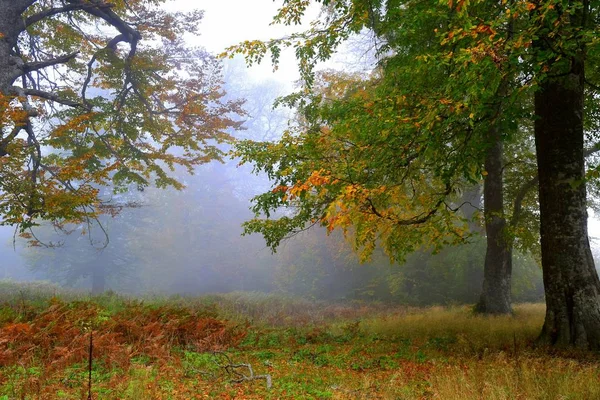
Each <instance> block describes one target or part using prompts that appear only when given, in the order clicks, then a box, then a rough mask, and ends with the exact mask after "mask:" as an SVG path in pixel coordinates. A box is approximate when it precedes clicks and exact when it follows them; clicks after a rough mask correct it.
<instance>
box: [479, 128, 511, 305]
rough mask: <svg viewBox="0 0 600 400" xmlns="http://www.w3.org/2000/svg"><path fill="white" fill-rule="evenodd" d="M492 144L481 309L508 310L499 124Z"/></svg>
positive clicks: (508, 269) (492, 133)
mask: <svg viewBox="0 0 600 400" xmlns="http://www.w3.org/2000/svg"><path fill="white" fill-rule="evenodd" d="M489 136H490V141H491V143H492V145H491V147H490V148H489V149H488V153H487V156H486V159H485V171H486V172H487V175H486V176H485V179H484V181H483V201H484V216H485V231H486V239H487V249H486V253H485V264H484V273H483V275H484V276H483V289H482V292H481V297H480V299H479V303H477V305H476V306H475V310H476V311H477V312H481V313H485V314H508V313H510V312H512V306H511V275H512V243H511V241H510V239H509V238H508V237H507V235H506V219H505V216H504V182H503V179H502V169H503V161H502V157H503V144H502V137H501V135H500V132H499V130H498V128H497V127H493V128H491V129H490V135H489Z"/></svg>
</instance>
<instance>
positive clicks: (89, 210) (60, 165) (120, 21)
mask: <svg viewBox="0 0 600 400" xmlns="http://www.w3.org/2000/svg"><path fill="white" fill-rule="evenodd" d="M25 3H26V4H25ZM163 3H164V1H160V0H159V1H146V0H134V1H121V0H117V1H114V2H110V3H107V2H104V1H94V2H88V1H84V0H74V1H68V2H65V3H64V4H63V3H62V2H61V3H60V4H58V3H56V2H54V1H49V0H37V1H23V0H19V1H15V2H13V4H11V5H10V8H7V9H6V10H5V11H6V14H5V15H6V18H4V19H2V21H3V24H4V25H6V24H8V25H9V26H4V25H2V26H0V30H2V32H0V34H1V35H2V37H3V40H4V41H5V43H7V44H8V45H9V46H8V47H6V50H5V47H4V46H3V47H2V53H0V58H2V59H3V60H4V61H3V62H7V60H8V59H9V58H10V59H12V60H13V61H14V64H15V65H19V69H18V71H17V72H16V73H14V74H13V75H10V76H9V78H10V79H8V80H5V79H3V80H0V84H1V85H2V86H1V87H0V93H2V98H1V99H0V128H1V129H2V140H1V141H0V157H1V158H0V161H1V163H0V182H1V183H0V214H1V215H2V224H9V225H18V226H19V227H20V229H21V232H22V233H23V235H24V236H26V237H27V238H31V239H32V240H33V243H36V240H35V238H33V237H32V236H30V234H29V233H26V232H25V230H26V229H27V228H29V227H31V226H33V225H35V224H37V222H36V221H38V219H46V220H50V221H53V222H54V223H56V224H57V225H58V226H63V225H64V224H66V223H81V222H84V221H86V220H88V219H90V218H96V217H98V215H100V214H102V213H109V214H112V213H115V212H118V211H119V209H120V205H116V204H115V203H114V202H111V201H110V200H111V196H106V195H105V194H104V193H103V191H102V190H101V188H102V187H103V186H110V187H112V188H113V189H114V191H115V192H122V191H125V190H127V189H128V188H129V187H130V186H137V187H139V188H140V189H141V188H144V187H146V186H147V185H149V184H155V185H156V186H158V187H166V186H174V187H176V188H181V187H183V185H182V184H181V183H180V182H178V181H177V180H175V179H173V177H172V176H170V175H169V173H168V171H169V170H172V169H173V168H174V167H175V166H176V165H181V166H183V167H185V168H186V169H187V170H189V171H190V172H191V171H192V170H193V168H194V167H195V166H197V165H200V164H204V163H206V162H208V161H210V160H213V159H218V158H220V157H221V155H222V151H221V150H220V149H219V147H218V145H219V143H222V142H223V141H225V140H227V139H228V138H229V135H228V134H227V133H226V131H227V130H228V129H229V128H236V127H238V126H239V122H236V121H235V120H234V119H233V115H235V114H243V112H242V111H241V109H240V103H239V102H237V101H224V100H223V96H224V93H223V91H222V83H221V78H220V64H219V62H218V61H217V60H215V58H214V57H212V56H210V55H209V54H207V53H206V52H205V51H204V50H202V49H199V48H189V47H187V46H186V45H185V44H184V42H183V39H182V36H183V35H184V33H190V34H197V32H198V23H199V22H200V20H201V18H202V13H201V12H199V11H192V12H189V13H180V12H167V11H164V10H163V9H162V4H163ZM3 7H9V5H8V3H7V4H5V5H3ZM19 7H22V8H21V9H19ZM19 10H21V12H19ZM12 12H18V14H17V15H16V16H15V20H14V21H12V20H11V19H10V18H11V17H12V16H14V14H12ZM11 23H12V25H11ZM7 51H9V53H7ZM2 65H4V64H2ZM11 68H12V67H11ZM13 72H14V71H13V70H12V69H11V70H9V71H7V73H9V74H12V73H13ZM3 77H5V75H3ZM121 206H122V205H121Z"/></svg>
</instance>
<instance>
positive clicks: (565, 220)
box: [535, 40, 600, 349]
mask: <svg viewBox="0 0 600 400" xmlns="http://www.w3.org/2000/svg"><path fill="white" fill-rule="evenodd" d="M547 42H548V41H543V40H540V41H538V42H537V43H535V45H536V46H537V49H542V50H544V49H547V48H546V46H548V45H547ZM583 85H584V55H583V51H581V53H580V54H577V55H574V56H572V57H571V63H570V70H569V71H567V72H566V73H562V74H556V76H555V77H554V78H547V79H546V80H545V81H544V82H542V83H541V88H540V90H538V91H537V92H536V94H535V113H536V116H537V119H536V121H535V140H536V153H537V160H538V175H539V202H540V222H541V247H542V267H543V272H544V286H545V294H546V318H545V322H544V326H543V329H542V333H541V335H540V341H541V342H543V343H547V344H551V345H558V346H576V347H579V348H589V349H600V280H599V279H598V274H597V273H596V269H595V267H594V260H593V258H592V253H591V250H590V244H589V240H588V232H587V209H586V188H585V183H584V149H583V145H584V131H583V98H584V96H583Z"/></svg>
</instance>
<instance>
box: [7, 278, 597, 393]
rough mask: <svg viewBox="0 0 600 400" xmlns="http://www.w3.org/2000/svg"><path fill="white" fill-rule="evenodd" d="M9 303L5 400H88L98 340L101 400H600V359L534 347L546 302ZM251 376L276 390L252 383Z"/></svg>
mask: <svg viewBox="0 0 600 400" xmlns="http://www.w3.org/2000/svg"><path fill="white" fill-rule="evenodd" d="M0 303H1V305H0V400H8V399H86V398H87V382H88V370H87V368H88V364H87V361H88V359H87V354H88V350H89V349H88V343H89V335H90V332H92V333H93V344H94V357H93V365H92V384H93V385H92V392H93V398H94V399H207V398H208V399H212V398H221V399H233V398H235V399H265V398H266V399H269V398H272V399H280V398H281V399H444V400H445V399H448V400H453V399H482V400H483V399H598V398H600V374H599V372H598V366H599V365H598V361H599V358H598V354H596V353H576V352H572V351H568V350H551V349H548V348H541V347H536V345H535V339H536V336H537V334H538V332H539V330H540V328H541V324H542V322H543V316H544V307H543V305H539V304H522V305H518V306H516V307H515V313H514V315H513V316H500V317H482V316H478V315H474V314H473V313H472V311H471V309H470V307H450V308H442V307H431V308H409V307H399V306H389V305H388V306H386V305H382V304H378V305H369V304H362V303H354V304H335V305H332V304H324V303H316V302H309V301H304V300H298V299H293V298H288V297H283V296H277V295H264V294H258V293H231V294H224V295H212V296H201V297H181V296H178V297H165V296H161V297H159V296H152V297H148V298H144V299H134V298H129V297H125V296H120V295H116V294H114V293H113V294H111V293H109V294H106V295H103V296H99V297H94V298H90V297H89V296H86V295H85V294H83V293H80V292H75V291H72V292H63V291H61V290H59V289H57V288H56V287H53V286H51V285H47V284H30V285H19V284H15V283H10V282H0ZM223 360H227V363H228V364H229V365H225V364H227V363H225V364H224V361H223ZM234 364H239V365H242V364H243V368H244V369H237V370H236V369H234V368H233V366H234ZM248 366H250V367H251V368H252V371H253V373H255V374H256V376H263V377H264V376H266V375H269V376H270V377H272V383H273V385H272V388H270V389H267V386H266V384H265V380H263V379H244V378H241V376H240V375H239V374H242V375H244V374H246V375H248V373H247V372H243V371H248V370H249V369H248ZM226 367H227V368H226ZM239 368H241V367H239ZM237 371H242V372H239V373H238V372H237ZM236 373H237V375H236ZM235 381H238V383H236V382H235Z"/></svg>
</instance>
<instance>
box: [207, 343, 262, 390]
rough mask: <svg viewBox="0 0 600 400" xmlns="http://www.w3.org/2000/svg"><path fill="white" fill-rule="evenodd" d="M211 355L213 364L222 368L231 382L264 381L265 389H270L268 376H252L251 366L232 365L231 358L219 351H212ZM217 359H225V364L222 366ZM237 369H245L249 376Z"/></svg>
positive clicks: (242, 364) (243, 364)
mask: <svg viewBox="0 0 600 400" xmlns="http://www.w3.org/2000/svg"><path fill="white" fill-rule="evenodd" d="M213 354H214V356H215V363H216V364H217V365H218V366H219V367H220V368H223V369H224V370H225V371H226V372H227V373H228V374H229V376H232V377H233V378H232V379H231V382H233V383H242V382H245V381H254V380H256V379H264V380H265V381H266V383H267V389H271V386H272V379H271V375H270V374H264V375H254V370H253V369H252V365H250V364H245V363H240V364H234V363H232V362H231V358H230V357H229V356H228V355H227V354H225V353H223V352H221V351H214V352H213ZM218 357H221V358H223V359H225V361H226V363H224V364H223V363H221V362H219V360H218ZM239 368H247V369H248V373H249V374H248V375H245V374H243V373H242V372H240V371H239Z"/></svg>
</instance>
